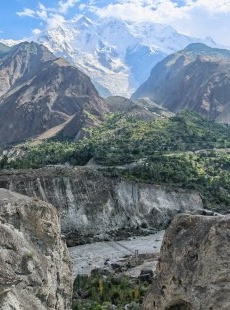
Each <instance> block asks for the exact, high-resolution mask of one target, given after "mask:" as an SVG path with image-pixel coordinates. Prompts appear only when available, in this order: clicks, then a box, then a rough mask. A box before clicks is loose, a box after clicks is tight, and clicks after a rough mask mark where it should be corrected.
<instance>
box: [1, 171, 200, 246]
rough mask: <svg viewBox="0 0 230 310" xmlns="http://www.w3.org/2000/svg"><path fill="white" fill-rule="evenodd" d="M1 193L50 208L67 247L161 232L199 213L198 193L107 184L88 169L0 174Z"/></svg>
mask: <svg viewBox="0 0 230 310" xmlns="http://www.w3.org/2000/svg"><path fill="white" fill-rule="evenodd" d="M0 187H4V188H8V189H10V190H13V191H15V192H19V193H22V194H25V195H28V196H31V197H39V198H41V199H42V200H44V201H47V202H50V203H52V204H53V205H54V206H55V207H56V208H57V209H58V210H59V211H60V215H61V226H62V231H63V233H64V234H65V235H66V237H67V242H68V245H77V244H81V243H85V242H91V241H96V240H97V241H99V240H105V239H109V238H110V237H112V238H122V237H127V236H129V234H130V235H135V234H141V233H142V232H143V233H146V232H148V231H151V232H156V231H159V230H162V229H165V228H166V227H167V225H168V224H169V222H170V221H171V219H172V218H173V216H174V215H175V214H177V213H181V212H192V213H193V212H194V213H197V212H198V211H199V210H201V209H202V200H201V198H200V196H199V194H198V193H197V192H194V191H189V190H183V189H175V188H169V187H164V186H157V185H150V184H142V183H137V182H132V181H128V180H122V179H115V178H108V177H105V176H103V174H102V173H101V172H99V171H97V170H96V169H94V168H91V167H78V168H66V167H53V168H43V169H38V170H24V171H12V172H11V171H9V172H5V173H4V172H1V173H0Z"/></svg>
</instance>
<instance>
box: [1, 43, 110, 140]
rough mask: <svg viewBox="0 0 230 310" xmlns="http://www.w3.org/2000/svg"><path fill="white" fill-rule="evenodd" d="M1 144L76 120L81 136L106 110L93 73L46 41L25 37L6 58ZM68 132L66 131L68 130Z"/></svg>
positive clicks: (3, 61)
mask: <svg viewBox="0 0 230 310" xmlns="http://www.w3.org/2000/svg"><path fill="white" fill-rule="evenodd" d="M0 81H1V83H0V137H1V139H0V146H4V145H7V144H12V143H18V142H21V141H23V140H25V139H28V138H34V137H37V136H39V135H41V134H44V133H45V132H46V131H48V130H49V129H51V128H54V130H53V131H54V132H53V135H55V134H56V133H57V126H61V125H62V126H61V127H60V128H58V131H59V132H60V131H61V129H63V128H65V126H66V125H67V123H68V125H69V123H71V122H74V124H73V125H72V126H71V131H68V135H69V137H71V138H76V137H78V136H79V135H81V129H82V128H83V127H84V126H90V125H94V122H93V121H92V119H90V118H89V115H91V114H92V115H94V116H95V117H96V118H98V120H100V118H101V117H102V114H103V111H104V110H105V107H104V104H103V101H102V99H101V98H100V97H99V95H98V93H97V91H96V90H95V88H94V86H93V85H92V83H91V81H90V79H89V78H88V77H87V76H86V75H85V74H83V73H82V72H81V71H79V70H78V69H77V68H75V67H73V66H71V65H70V64H69V63H68V62H67V61H66V60H63V59H61V58H58V59H57V58H56V57H55V56H54V55H53V54H52V53H50V52H49V51H48V50H47V49H46V48H45V47H44V46H42V45H39V44H36V43H33V42H32V43H27V42H25V43H21V44H19V45H16V46H15V47H13V48H11V49H10V50H9V51H8V52H7V53H6V54H5V55H4V56H3V57H1V58H0ZM62 135H65V133H62Z"/></svg>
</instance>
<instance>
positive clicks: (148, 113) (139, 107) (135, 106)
mask: <svg viewBox="0 0 230 310" xmlns="http://www.w3.org/2000/svg"><path fill="white" fill-rule="evenodd" d="M105 104H106V105H107V106H108V108H109V111H110V112H112V113H121V114H122V115H123V117H124V118H130V117H131V118H133V119H139V120H143V121H151V120H154V119H156V118H164V117H169V116H172V115H173V113H171V112H169V111H168V110H167V109H165V108H163V107H161V106H159V105H157V104H156V103H155V102H153V101H151V100H150V99H149V98H141V99H138V100H131V99H128V98H125V97H121V96H111V97H108V98H107V99H105Z"/></svg>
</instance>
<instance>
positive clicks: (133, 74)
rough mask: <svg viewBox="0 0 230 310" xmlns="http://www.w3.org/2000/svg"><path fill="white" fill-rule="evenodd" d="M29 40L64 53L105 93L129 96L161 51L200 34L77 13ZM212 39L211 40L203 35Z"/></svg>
mask: <svg viewBox="0 0 230 310" xmlns="http://www.w3.org/2000/svg"><path fill="white" fill-rule="evenodd" d="M35 40H36V41H37V42H39V43H42V44H44V45H45V46H46V47H47V48H48V49H49V50H51V51H52V52H53V53H54V54H55V55H57V56H61V57H65V58H66V59H68V60H69V61H70V62H71V63H72V64H74V65H76V66H77V67H79V68H80V69H81V70H82V71H83V72H85V73H86V74H87V75H89V76H90V78H92V81H93V83H94V85H95V86H96V87H97V89H98V90H99V91H100V93H101V94H102V95H104V96H105V97H107V96H109V95H110V94H112V95H121V96H126V97H127V96H128V97H129V96H130V95H131V93H133V91H134V90H135V89H136V88H137V87H138V86H139V85H140V84H141V83H143V82H144V81H145V80H146V79H147V78H148V76H149V73H150V70H151V68H152V67H153V66H154V65H155V64H156V63H157V62H158V61H160V60H162V59H163V58H164V57H165V56H166V55H168V54H170V53H172V52H175V51H177V50H178V49H182V48H184V47H185V46H187V45H188V44H190V43H192V42H200V41H201V40H199V39H196V38H191V37H188V36H185V35H181V34H179V33H177V32H176V31H175V30H174V29H172V28H171V27H169V26H167V25H161V24H155V23H134V22H126V21H123V20H121V19H115V18H104V19H100V20H96V21H92V20H90V19H88V18H86V17H84V16H83V17H81V18H79V19H77V20H76V21H74V22H66V23H65V24H63V25H62V26H58V27H56V28H54V29H50V30H48V31H47V32H45V33H42V34H40V35H39V36H38V37H37V38H35ZM204 42H206V43H207V44H209V45H215V43H214V42H213V41H211V40H208V39H207V40H205V41H204Z"/></svg>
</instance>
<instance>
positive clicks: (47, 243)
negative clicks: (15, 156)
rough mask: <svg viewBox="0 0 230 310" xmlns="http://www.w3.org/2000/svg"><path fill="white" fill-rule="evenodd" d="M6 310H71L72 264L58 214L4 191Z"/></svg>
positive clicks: (1, 285)
mask: <svg viewBox="0 0 230 310" xmlns="http://www.w3.org/2000/svg"><path fill="white" fill-rule="evenodd" d="M0 236H1V238H0V249H1V250H0V309H1V310H10V309H14V310H19V309H23V310H32V309H33V310H69V309H71V295H72V293H71V291H72V280H71V278H72V275H71V260H70V256H69V253H68V250H67V247H66V245H65V242H64V241H63V240H62V238H61V232H60V224H59V218H58V214H57V210H56V209H55V208H54V207H53V206H51V205H50V204H47V203H46V202H43V201H40V200H38V199H36V198H29V197H26V196H23V195H20V194H17V193H13V192H11V191H8V190H5V189H0Z"/></svg>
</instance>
